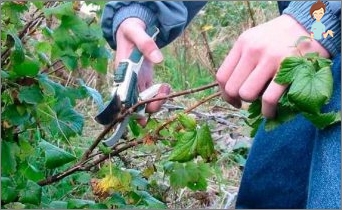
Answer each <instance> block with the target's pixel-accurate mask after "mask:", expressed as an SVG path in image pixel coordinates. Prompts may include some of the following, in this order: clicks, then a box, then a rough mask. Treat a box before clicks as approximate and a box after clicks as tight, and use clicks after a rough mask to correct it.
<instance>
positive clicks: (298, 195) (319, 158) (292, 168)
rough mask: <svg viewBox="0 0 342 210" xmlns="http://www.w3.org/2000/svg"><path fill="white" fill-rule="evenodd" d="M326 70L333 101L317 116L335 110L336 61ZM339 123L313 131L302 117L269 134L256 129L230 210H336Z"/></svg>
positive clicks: (337, 88)
mask: <svg viewBox="0 0 342 210" xmlns="http://www.w3.org/2000/svg"><path fill="white" fill-rule="evenodd" d="M333 62H334V64H333V67H332V71H333V76H334V91H333V97H332V99H331V100H330V102H329V104H327V105H325V107H324V108H323V110H322V111H323V112H329V111H338V110H341V57H340V55H338V56H336V58H335V59H334V60H333ZM340 177H341V124H340V123H338V124H335V125H333V126H330V127H328V128H326V129H324V130H318V129H316V128H315V127H314V126H313V125H312V124H311V123H310V122H309V121H307V120H306V119H305V118H304V117H303V116H301V115H298V116H297V117H296V118H295V119H294V120H292V121H290V122H287V123H284V124H283V125H281V126H280V127H278V128H277V129H275V130H272V131H270V132H266V131H265V130H264V127H263V126H261V128H260V129H259V131H258V133H257V135H256V136H255V139H254V141H253V145H252V148H251V151H250V153H249V155H248V159H247V162H246V166H245V169H244V172H243V176H242V180H241V185H240V189H239V193H238V198H237V202H236V208H338V209H339V208H340V207H341V203H340V200H341V190H340V187H341V179H340Z"/></svg>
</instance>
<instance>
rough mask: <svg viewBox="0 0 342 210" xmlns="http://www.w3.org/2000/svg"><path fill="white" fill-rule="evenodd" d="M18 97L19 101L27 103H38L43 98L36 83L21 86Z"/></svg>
mask: <svg viewBox="0 0 342 210" xmlns="http://www.w3.org/2000/svg"><path fill="white" fill-rule="evenodd" d="M18 98H19V100H20V101H21V102H23V101H24V102H26V103H28V104H38V103H40V102H42V101H43V99H44V97H43V95H42V92H41V91H40V88H39V87H38V86H37V85H32V86H28V87H27V86H24V87H21V88H20V92H19V95H18Z"/></svg>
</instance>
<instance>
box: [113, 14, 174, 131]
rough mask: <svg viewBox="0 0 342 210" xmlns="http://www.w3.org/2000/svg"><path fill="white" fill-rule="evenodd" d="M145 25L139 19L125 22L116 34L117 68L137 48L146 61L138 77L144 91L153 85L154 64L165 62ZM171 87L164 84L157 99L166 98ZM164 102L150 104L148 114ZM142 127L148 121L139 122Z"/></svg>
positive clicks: (140, 88) (156, 109)
mask: <svg viewBox="0 0 342 210" xmlns="http://www.w3.org/2000/svg"><path fill="white" fill-rule="evenodd" d="M145 29H146V25H145V23H144V22H143V21H142V20H140V19H138V18H128V19H126V20H124V21H123V22H122V23H121V24H120V26H119V28H118V31H117V33H116V41H117V51H116V54H115V62H114V65H115V67H117V66H118V64H119V62H120V61H121V60H122V59H125V58H128V57H129V55H130V54H131V52H132V51H133V48H134V47H135V46H136V47H137V48H138V49H139V50H140V52H142V53H143V55H144V56H145V59H144V61H143V64H142V67H141V69H140V72H139V75H138V88H139V91H143V90H145V89H147V88H148V87H150V86H151V85H152V78H153V64H154V63H160V62H162V61H163V55H162V53H161V51H160V50H159V48H158V46H157V45H156V43H155V41H154V40H153V39H152V38H151V37H150V36H149V35H148V34H147V33H146V32H145ZM170 89H171V88H170V86H169V85H168V84H163V85H162V86H161V87H160V89H159V93H158V95H157V96H156V97H160V96H165V95H168V94H169V93H170ZM163 103H164V101H155V102H152V103H149V104H148V105H147V107H146V112H150V113H152V112H157V111H158V110H159V109H160V108H161V106H162V104H163ZM138 121H139V123H140V124H141V125H145V124H146V119H145V118H144V119H139V120H138Z"/></svg>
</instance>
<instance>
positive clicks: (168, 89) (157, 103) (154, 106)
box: [146, 84, 171, 113]
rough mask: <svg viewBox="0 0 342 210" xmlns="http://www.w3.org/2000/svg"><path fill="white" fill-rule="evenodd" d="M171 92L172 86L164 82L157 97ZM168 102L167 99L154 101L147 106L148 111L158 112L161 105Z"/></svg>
mask: <svg viewBox="0 0 342 210" xmlns="http://www.w3.org/2000/svg"><path fill="white" fill-rule="evenodd" d="M170 92H171V87H170V85H169V84H162V85H161V86H160V88H159V91H158V94H157V95H156V96H155V97H163V96H167V95H169V94H170ZM165 102H166V100H160V101H153V102H151V103H149V104H148V105H147V106H146V112H148V113H154V112H158V111H159V110H160V108H161V106H162V105H163V104H164V103H165Z"/></svg>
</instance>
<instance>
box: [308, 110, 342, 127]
mask: <svg viewBox="0 0 342 210" xmlns="http://www.w3.org/2000/svg"><path fill="white" fill-rule="evenodd" d="M303 115H304V117H306V118H307V119H308V120H310V121H311V122H312V123H313V124H314V125H315V126H316V127H317V128H319V129H324V128H326V127H328V126H330V125H333V124H335V123H338V122H341V112H329V113H320V114H310V113H303Z"/></svg>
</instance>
